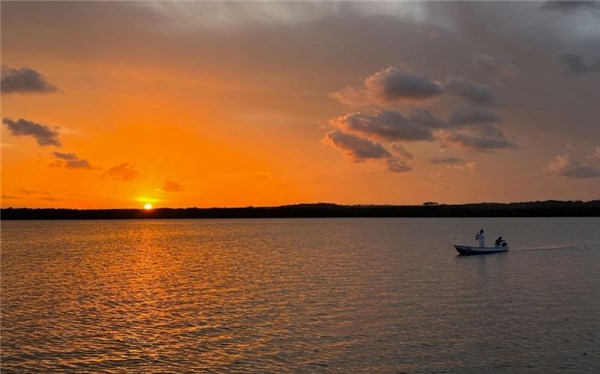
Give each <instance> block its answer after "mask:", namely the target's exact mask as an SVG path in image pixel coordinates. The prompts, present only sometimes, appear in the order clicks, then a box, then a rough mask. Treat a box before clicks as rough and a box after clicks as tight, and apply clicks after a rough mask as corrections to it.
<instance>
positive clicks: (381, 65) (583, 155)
mask: <svg viewBox="0 0 600 374" xmlns="http://www.w3.org/2000/svg"><path fill="white" fill-rule="evenodd" d="M226 4H228V5H229V6H227V7H225V8H223V9H221V8H220V7H223V5H222V4H218V3H189V2H183V3H178V2H175V3H172V4H169V3H164V2H163V3H145V2H129V3H127V2H122V3H120V2H100V3H82V2H67V3H18V2H3V3H2V66H3V72H2V85H3V86H2V87H3V89H2V118H3V122H4V123H3V126H2V133H1V136H2V207H9V206H12V207H68V208H128V207H142V206H143V204H144V203H145V202H152V203H153V204H154V206H155V207H161V206H168V207H190V206H197V207H213V206H248V205H254V206H263V205H281V204H291V203H301V202H334V203H343V204H371V203H373V204H421V203H422V202H424V201H439V202H446V203H461V202H479V201H500V202H507V201H526V200H545V199H581V200H590V199H595V198H598V197H599V196H598V191H600V188H599V187H600V184H599V179H600V178H599V177H600V164H599V160H600V148H598V147H599V146H600V141H599V139H598V134H599V133H598V126H597V124H598V118H600V116H599V113H598V105H597V104H596V105H594V104H593V101H594V99H592V98H591V97H593V95H592V94H593V92H594V90H596V92H597V87H598V86H599V85H598V83H600V82H599V81H598V77H599V76H600V74H598V73H597V72H596V71H594V68H593V66H594V65H593V61H594V59H595V58H600V56H595V55H593V54H592V55H585V58H586V59H587V60H586V61H588V60H589V61H592V62H591V63H589V69H588V70H589V71H588V70H585V71H583V72H577V74H571V75H572V76H571V75H569V74H561V69H560V64H561V61H567V62H565V64H566V65H565V66H566V67H567V68H568V67H569V66H571V65H568V61H570V60H567V58H569V57H568V56H567V55H564V54H563V55H561V54H560V53H559V54H556V53H558V52H557V51H562V50H563V48H562V47H563V44H561V43H566V42H564V41H562V40H559V38H554V39H553V38H551V37H548V38H547V40H546V39H543V40H541V41H540V40H538V39H539V38H538V39H536V38H533V37H532V38H530V39H531V40H520V41H519V40H517V41H514V40H515V39H514V37H511V38H508V37H505V36H503V35H492V30H495V28H493V27H492V26H493V25H490V27H492V28H491V29H490V30H487V34H485V33H481V32H475V31H474V30H468V29H465V28H462V27H460V26H461V23H460V22H465V21H464V20H462V19H461V20H459V19H452V22H450V21H449V20H448V19H446V18H447V17H450V16H451V15H452V14H453V13H452V11H451V9H449V8H448V9H446V10H445V12H442V13H440V12H441V9H437V8H436V6H435V4H428V5H427V4H426V5H422V6H418V4H409V3H404V6H401V5H402V4H400V6H398V4H396V3H389V4H387V5H385V4H383V5H381V6H382V7H384V8H382V9H381V13H383V14H385V15H386V16H385V17H387V18H384V19H383V21H382V18H381V17H382V16H381V14H378V13H377V11H374V10H372V9H369V8H368V7H360V3H357V4H356V5H355V8H352V9H350V8H348V9H347V10H345V11H343V9H338V8H336V6H334V5H333V4H332V3H321V4H319V3H314V4H313V5H312V6H308V5H306V7H299V5H298V4H296V3H274V2H273V3H269V2H267V3H226ZM243 4H245V5H244V6H243ZM328 4H329V5H328ZM515 5H516V6H519V5H518V4H515ZM385 6H387V7H392V8H390V9H388V8H385ZM461 6H469V5H468V4H467V5H464V4H463V5H461ZM470 6H471V7H473V9H474V10H473V9H472V10H471V12H472V13H473V17H474V18H473V19H477V18H478V17H476V14H475V12H476V11H478V12H481V13H482V14H483V16H481V17H482V18H485V17H486V16H489V15H490V12H491V13H493V10H494V9H491V10H488V9H487V8H486V5H485V3H481V4H475V3H474V4H471V5H470ZM488 6H489V7H492V6H495V4H493V3H490V4H489V5H488ZM521 6H522V7H525V8H527V6H526V4H525V5H521ZM438 7H439V6H438ZM238 8H239V9H238ZM527 10H529V11H530V13H531V14H530V17H531V18H532V19H535V20H536V22H538V24H537V25H538V26H537V27H538V28H539V30H534V32H539V33H540V34H543V35H545V33H544V30H545V27H548V28H550V29H552V28H553V27H559V26H561V24H560V22H557V21H556V19H555V18H548V17H550V16H552V17H560V18H561V19H562V18H563V17H565V19H566V18H568V17H576V16H577V15H571V16H568V15H563V14H550V12H540V11H538V10H537V9H533V10H532V9H529V8H527ZM394 12H395V13H394ZM213 13H214V14H213ZM467 13H468V12H467ZM193 14H197V15H198V17H197V18H195V17H192V16H191V15H193ZM440 14H442V15H444V17H441V16H440ZM211 15H213V17H211ZM417 16H418V17H417ZM581 17H587V16H586V15H585V14H583V15H581ZM415 19H418V21H416V20H415ZM585 19H587V18H585ZM521 21H523V22H525V21H526V19H525V20H521ZM567 21H569V22H572V21H573V20H572V19H571V20H567ZM567 21H565V22H567ZM580 21H581V20H580ZM453 22H454V24H453ZM514 22H519V20H515V21H514ZM547 24H548V25H547ZM470 27H475V26H473V25H471V26H470ZM478 27H485V22H482V24H478ZM357 28H358V30H362V32H361V33H357V35H351V34H349V33H351V32H356V31H355V30H357ZM583 29H585V28H583ZM597 31H598V30H597V29H596V30H595V31H594V29H593V28H592V29H591V31H590V32H591V33H594V32H597ZM583 34H585V33H583ZM583 34H582V35H583ZM503 37H505V39H506V40H511V43H517V44H516V45H504V44H505V43H508V42H506V41H504V42H503V41H501V39H502V38H503ZM482 38H483V39H485V38H489V40H481V39H482ZM573 38H581V39H582V41H581V42H580V43H579V44H576V45H577V46H579V49H578V50H577V51H578V52H579V53H584V52H586V51H587V49H586V48H589V47H590V46H592V45H591V44H590V43H589V41H588V40H589V39H586V35H583V36H581V35H579V36H577V35H575V36H573ZM502 40H504V39H502ZM577 40H578V39H577ZM577 40H576V41H577ZM568 41H569V43H571V44H572V43H574V42H573V40H568ZM451 43H456V45H453V46H452V48H449V47H448V45H449V44H451ZM519 43H520V44H519ZM527 43H532V44H534V45H535V47H536V48H537V49H535V50H532V48H530V46H529V45H527ZM536 43H537V44H536ZM553 53H554V60H553ZM482 56H483V57H482ZM564 56H566V57H565V58H564V59H563V57H564ZM557 61H558V62H557ZM586 66H587V65H586ZM24 68H28V69H30V70H32V71H34V72H35V73H37V75H36V74H34V73H31V72H29V73H26V71H25V70H23V69H24ZM494 69H495V70H494ZM40 82H41V83H40ZM394 82H395V83H394ZM36 84H37V86H36ZM40 84H41V86H40ZM44 84H46V86H44ZM394 84H395V86H394ZM419 85H423V86H419ZM427 85H429V86H427ZM428 87H429V88H428ZM427 89H430V91H427ZM419 90H421V91H419ZM423 90H425V91H423ZM527 90H531V92H529V91H527ZM526 91H527V92H526ZM544 92H553V93H554V94H552V95H547V96H544V95H542V93H544ZM476 95H479V96H476ZM485 95H488V96H485ZM486 97H487V99H486ZM490 98H491V99H490ZM596 99H597V96H596ZM461 108H466V109H464V110H463V112H462V113H463V114H464V113H466V112H465V111H466V110H468V111H469V112H468V114H469V115H471V116H472V115H473V113H475V112H476V113H480V114H481V113H484V114H487V115H488V119H487V120H486V119H485V118H484V119H481V118H480V119H476V120H473V121H475V122H469V123H467V121H466V120H463V121H461V120H457V119H456V118H458V117H457V116H458V114H460V113H461V112H460V110H461ZM419 109H425V110H427V111H428V112H429V113H432V114H433V115H434V116H435V117H436V118H438V119H441V122H443V124H439V125H428V124H424V121H419V120H418V119H417V118H416V117H415V116H414V115H413V114H414V113H416V112H417V111H418V110H419ZM574 111H576V113H577V115H576V116H575V115H572V113H573V112H574ZM358 112H360V113H361V114H360V115H357V114H356V113H358ZM391 112H394V113H400V114H401V115H402V116H400V117H399V116H397V115H391V114H390V113H391ZM457 113H458V114H457ZM344 116H345V117H344ZM569 116H570V117H569ZM388 117H389V118H391V119H388ZM480 117H481V116H480ZM484 117H485V116H484ZM341 118H344V119H341ZM358 118H362V120H361V121H363V122H360V123H359V122H352V121H359V120H358ZM567 118H568V121H567V120H566V119H567ZM19 120H23V121H26V122H27V123H33V124H36V125H38V126H40V127H35V126H34V127H31V125H28V126H29V127H27V126H26V125H24V123H25V122H20V123H17V122H18V121H19ZM385 121H388V122H385ZM477 121H479V122H477ZM23 126H25V127H23ZM44 128H45V129H48V130H53V131H55V132H56V134H57V135H56V136H55V138H54V139H55V140H57V142H59V143H60V145H57V144H45V145H44V144H40V143H39V141H38V140H39V139H38V137H39V136H40V135H39V132H40V131H43V129H44ZM36 131H37V132H36ZM336 131H338V133H337V134H339V136H337V137H336V136H335V135H332V134H333V132H336ZM419 134H421V135H422V136H421V135H419ZM36 136H37V137H36ZM418 136H421V138H418Z"/></svg>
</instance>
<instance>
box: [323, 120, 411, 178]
mask: <svg viewBox="0 0 600 374" xmlns="http://www.w3.org/2000/svg"><path fill="white" fill-rule="evenodd" d="M323 141H324V142H325V143H327V144H329V145H332V146H334V147H335V148H338V149H339V150H341V151H342V152H344V153H345V154H346V155H347V156H348V157H350V158H351V159H352V160H353V161H354V162H363V161H366V160H385V161H386V167H387V169H388V171H390V172H393V173H403V172H407V171H410V170H412V168H411V167H410V166H408V165H407V164H406V163H405V162H404V161H403V160H401V159H400V158H398V157H396V156H394V155H392V154H391V153H390V152H389V151H388V150H387V149H385V148H384V147H383V146H382V145H381V144H379V143H377V142H373V141H371V140H369V139H365V138H361V137H359V136H356V135H353V134H348V133H345V132H342V131H340V130H333V131H330V132H328V133H327V134H325V138H324V139H323ZM411 156H412V155H411Z"/></svg>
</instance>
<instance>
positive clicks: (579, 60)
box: [553, 51, 600, 74]
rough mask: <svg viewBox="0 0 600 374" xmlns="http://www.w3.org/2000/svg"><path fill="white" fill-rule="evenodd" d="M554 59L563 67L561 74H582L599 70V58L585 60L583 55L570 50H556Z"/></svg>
mask: <svg viewBox="0 0 600 374" xmlns="http://www.w3.org/2000/svg"><path fill="white" fill-rule="evenodd" d="M553 59H554V61H555V62H556V63H557V64H559V65H561V66H562V67H563V74H584V73H594V72H595V73H597V72H600V60H598V61H595V62H587V61H586V59H585V56H583V55H581V54H578V53H571V52H562V51H561V52H556V53H555V54H554V56H553Z"/></svg>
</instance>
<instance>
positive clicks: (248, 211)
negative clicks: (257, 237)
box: [0, 200, 600, 220]
mask: <svg viewBox="0 0 600 374" xmlns="http://www.w3.org/2000/svg"><path fill="white" fill-rule="evenodd" d="M0 217H1V219H3V220H35V219H42V220H46V219H65V220H66V219H172V218H294V217H296V218H316V217H600V200H594V201H587V202H582V201H536V202H525V203H508V204H501V203H478V204H462V205H445V204H424V205H337V204H326V203H319V204H298V205H284V206H278V207H256V208H255V207H246V208H185V209H171V208H159V209H154V210H142V209H85V210H81V209H30V208H5V209H2V210H1V212H0Z"/></svg>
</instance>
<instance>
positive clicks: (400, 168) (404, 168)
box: [386, 157, 412, 173]
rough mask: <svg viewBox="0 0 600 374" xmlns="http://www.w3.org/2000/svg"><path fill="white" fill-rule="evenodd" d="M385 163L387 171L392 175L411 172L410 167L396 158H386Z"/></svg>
mask: <svg viewBox="0 0 600 374" xmlns="http://www.w3.org/2000/svg"><path fill="white" fill-rule="evenodd" d="M386 163H387V169H388V171H391V172H392V173H406V172H408V171H411V170H412V167H410V166H409V165H407V164H406V163H405V162H404V161H402V160H400V159H398V158H396V157H390V158H388V159H387V161H386Z"/></svg>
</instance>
